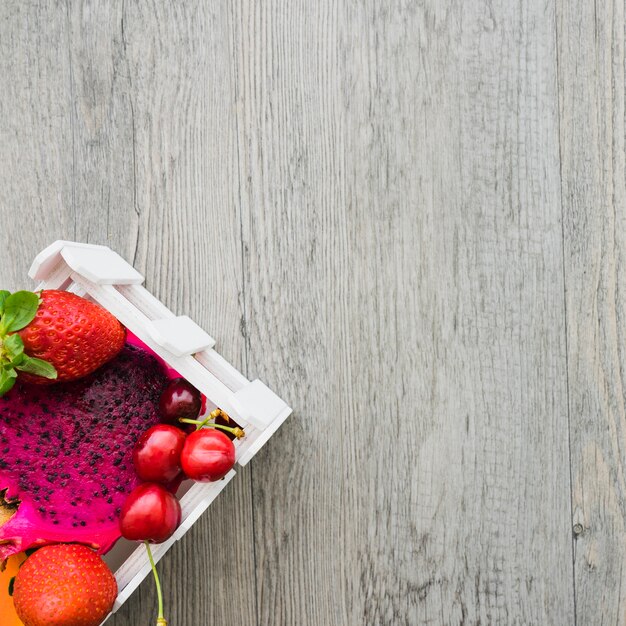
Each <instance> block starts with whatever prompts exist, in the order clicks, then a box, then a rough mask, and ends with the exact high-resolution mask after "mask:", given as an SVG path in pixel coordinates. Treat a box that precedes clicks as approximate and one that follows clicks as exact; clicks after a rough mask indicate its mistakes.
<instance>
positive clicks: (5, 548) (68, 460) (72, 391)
mask: <svg viewBox="0 0 626 626" xmlns="http://www.w3.org/2000/svg"><path fill="white" fill-rule="evenodd" d="M166 384H167V378H166V375H165V373H164V370H163V368H162V366H161V364H160V362H159V361H158V360H157V359H156V358H155V357H154V356H152V355H151V354H149V353H148V352H147V351H145V350H143V349H141V348H139V347H135V346H131V345H126V346H125V347H124V348H123V349H122V351H121V352H120V353H119V355H118V356H117V357H116V358H114V359H113V360H112V361H109V362H108V363H107V364H106V365H104V366H103V367H101V368H100V369H98V370H97V371H96V372H94V373H93V374H91V375H89V376H87V377H85V378H83V379H81V380H78V381H75V382H70V383H64V384H59V385H53V386H41V385H29V384H23V383H21V382H18V383H17V384H16V386H15V387H14V388H13V389H12V390H11V391H10V392H9V393H8V394H6V395H5V396H4V397H2V398H0V494H1V493H3V492H4V496H3V497H0V509H4V511H5V515H6V516H9V519H8V521H5V523H3V524H1V525H0V562H2V561H3V560H5V559H6V558H7V557H8V556H10V555H11V554H15V553H17V552H20V551H22V550H25V549H27V548H29V547H32V546H37V545H43V544H46V543H54V542H70V541H71V542H77V543H83V544H87V545H90V546H93V547H94V548H96V549H97V550H98V551H99V552H105V551H107V550H108V549H109V548H110V547H111V546H112V545H113V543H114V542H115V541H116V540H117V539H118V538H119V536H120V532H119V523H118V518H119V512H120V510H121V507H122V505H123V504H124V501H125V500H126V496H127V495H128V494H129V493H130V492H131V491H132V489H133V488H134V487H135V486H137V484H138V483H139V479H138V477H137V476H136V474H135V470H134V467H133V462H132V451H133V446H134V444H135V442H136V440H137V438H138V437H139V436H140V435H141V433H143V432H144V431H145V430H146V429H147V428H149V427H151V426H154V425H155V424H157V423H158V422H159V420H160V418H159V415H158V401H159V396H160V394H161V391H162V390H163V388H164V387H165V386H166Z"/></svg>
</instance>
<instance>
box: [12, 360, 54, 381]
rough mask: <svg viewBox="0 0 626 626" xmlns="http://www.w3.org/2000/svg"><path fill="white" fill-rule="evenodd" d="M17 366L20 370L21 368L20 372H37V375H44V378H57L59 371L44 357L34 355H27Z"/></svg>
mask: <svg viewBox="0 0 626 626" xmlns="http://www.w3.org/2000/svg"><path fill="white" fill-rule="evenodd" d="M16 367H17V369H18V370H20V372H27V373H28V374H35V375H36V376H43V377H44V378H50V379H55V378H56V377H57V371H56V369H55V368H54V365H52V364H50V363H48V361H44V360H42V359H35V358H33V357H29V356H27V357H26V358H25V359H24V360H23V361H22V362H21V363H20V364H19V365H17V366H16Z"/></svg>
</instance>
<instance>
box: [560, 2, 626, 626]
mask: <svg viewBox="0 0 626 626" xmlns="http://www.w3.org/2000/svg"><path fill="white" fill-rule="evenodd" d="M557 6H558V14H559V19H558V41H559V90H560V95H561V133H560V137H561V154H562V187H563V191H562V195H563V212H564V231H565V272H566V278H565V285H566V294H567V301H566V307H567V328H568V332H567V338H568V355H569V358H568V361H569V367H568V371H569V381H570V382H569V387H570V411H571V462H572V482H573V485H572V489H573V498H572V500H573V522H572V523H573V531H574V537H575V564H574V567H575V586H576V607H577V618H578V620H577V621H578V624H626V588H625V585H624V582H623V577H622V572H623V568H624V563H625V562H626V522H625V520H626V483H625V482H624V465H625V463H626V448H625V441H626V440H625V437H626V415H625V409H624V391H623V390H624V370H625V364H626V355H625V353H624V346H625V345H626V335H625V333H624V318H625V315H626V293H625V292H624V289H623V287H622V286H621V283H622V282H623V276H624V272H625V271H626V257H625V254H626V237H625V234H624V233H625V230H624V225H625V223H626V182H625V177H626V168H625V166H624V150H625V135H624V115H625V109H624V90H625V88H626V86H625V82H624V71H625V64H624V44H625V42H624V3H622V2H609V3H591V4H589V3H587V2H579V1H576V2H558V3H557Z"/></svg>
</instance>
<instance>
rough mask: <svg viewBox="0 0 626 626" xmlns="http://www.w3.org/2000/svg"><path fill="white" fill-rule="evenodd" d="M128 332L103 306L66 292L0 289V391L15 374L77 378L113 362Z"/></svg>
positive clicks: (38, 379)
mask: <svg viewBox="0 0 626 626" xmlns="http://www.w3.org/2000/svg"><path fill="white" fill-rule="evenodd" d="M124 338H125V331H124V327H123V326H122V325H121V324H120V323H119V322H118V320H117V319H116V318H115V317H114V316H113V315H111V313H109V312H108V311H107V310H106V309H104V308H102V307H101V306H100V305H98V304H95V303H93V302H90V301H89V300H86V299H85V298H81V297H79V296H77V295H75V294H73V293H69V292H67V291H57V290H44V291H41V292H39V293H33V292H30V291H18V292H16V293H13V294H10V293H9V292H8V291H0V395H1V394H4V393H6V392H7V391H8V390H9V389H11V387H12V386H13V384H15V380H16V377H17V376H18V375H19V378H20V379H21V380H22V381H24V382H30V383H39V384H42V383H52V382H67V381H73V380H77V379H79V378H82V377H84V376H86V375H88V374H91V373H92V372H94V371H95V370H96V369H98V368H99V367H101V366H102V365H104V364H105V363H107V362H108V361H110V360H111V359H112V358H113V357H115V355H116V354H118V353H119V351H120V350H121V349H122V347H123V345H124Z"/></svg>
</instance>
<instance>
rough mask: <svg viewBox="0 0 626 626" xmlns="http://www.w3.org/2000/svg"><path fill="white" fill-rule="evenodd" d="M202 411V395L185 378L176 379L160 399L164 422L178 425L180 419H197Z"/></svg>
mask: <svg viewBox="0 0 626 626" xmlns="http://www.w3.org/2000/svg"><path fill="white" fill-rule="evenodd" d="M201 409H202V394H201V393H200V392H199V391H198V390H197V389H196V388H195V387H194V386H193V385H192V384H190V383H188V382H187V381H186V380H185V379H184V378H174V379H173V380H171V381H170V383H169V384H168V386H167V387H166V388H165V389H164V391H163V393H162V394H161V397H160V398H159V410H160V412H161V417H162V418H163V421H164V422H170V423H176V420H177V419H178V418H180V417H183V418H185V419H196V418H197V417H198V415H200V410H201Z"/></svg>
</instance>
